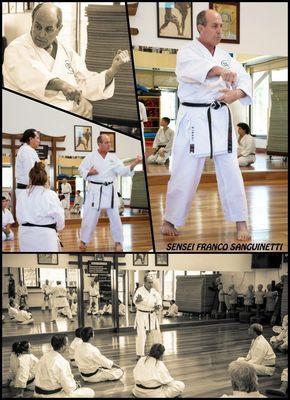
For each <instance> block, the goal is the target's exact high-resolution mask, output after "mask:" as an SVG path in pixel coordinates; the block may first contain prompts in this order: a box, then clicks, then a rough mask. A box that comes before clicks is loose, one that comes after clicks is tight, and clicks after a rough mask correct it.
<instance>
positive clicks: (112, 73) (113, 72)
mask: <svg viewBox="0 0 290 400" xmlns="http://www.w3.org/2000/svg"><path fill="white" fill-rule="evenodd" d="M117 72H118V70H117V68H115V67H111V68H109V69H108V70H107V71H106V74H105V86H108V85H110V83H111V82H112V80H113V79H114V78H115V75H116V73H117Z"/></svg>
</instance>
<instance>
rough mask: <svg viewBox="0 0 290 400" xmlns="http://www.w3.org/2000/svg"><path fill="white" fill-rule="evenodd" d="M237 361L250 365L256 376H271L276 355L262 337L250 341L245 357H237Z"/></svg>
mask: <svg viewBox="0 0 290 400" xmlns="http://www.w3.org/2000/svg"><path fill="white" fill-rule="evenodd" d="M237 361H246V362H248V363H249V364H251V365H252V366H253V367H254V368H255V370H256V372H257V374H258V375H269V376H272V375H273V374H274V371H275V362H276V355H275V353H274V351H273V349H272V347H271V345H270V344H269V343H268V342H267V340H266V339H265V338H264V336H263V335H260V336H258V337H257V338H256V339H253V340H252V343H251V347H250V350H249V352H248V354H247V356H246V357H239V358H238V359H237Z"/></svg>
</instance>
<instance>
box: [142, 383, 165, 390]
mask: <svg viewBox="0 0 290 400" xmlns="http://www.w3.org/2000/svg"><path fill="white" fill-rule="evenodd" d="M136 386H137V387H138V388H141V389H159V388H161V387H162V386H163V385H159V386H155V387H146V386H143V385H141V383H136Z"/></svg>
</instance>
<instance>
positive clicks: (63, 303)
mask: <svg viewBox="0 0 290 400" xmlns="http://www.w3.org/2000/svg"><path fill="white" fill-rule="evenodd" d="M52 294H53V300H52V310H51V322H56V318H57V313H58V312H59V311H60V310H61V312H62V314H63V315H66V316H67V317H68V318H69V319H70V320H71V322H72V321H73V317H72V313H71V310H70V307H69V304H68V300H67V292H66V288H64V287H63V286H62V284H61V281H57V282H56V287H55V288H53V289H52Z"/></svg>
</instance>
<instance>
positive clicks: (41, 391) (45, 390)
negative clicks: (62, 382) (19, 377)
mask: <svg viewBox="0 0 290 400" xmlns="http://www.w3.org/2000/svg"><path fill="white" fill-rule="evenodd" d="M61 391H62V388H58V389H52V390H47V389H41V388H40V387H38V386H35V393H37V394H55V393H59V392H61Z"/></svg>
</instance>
